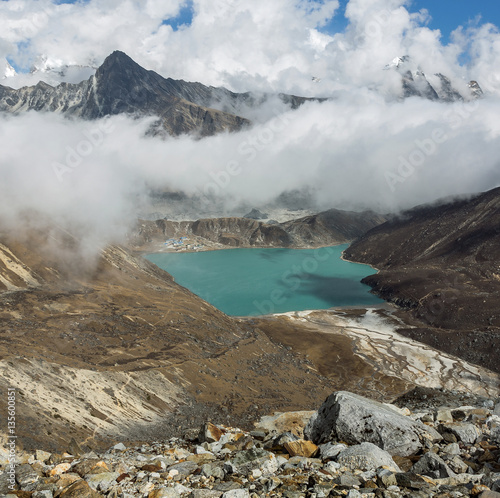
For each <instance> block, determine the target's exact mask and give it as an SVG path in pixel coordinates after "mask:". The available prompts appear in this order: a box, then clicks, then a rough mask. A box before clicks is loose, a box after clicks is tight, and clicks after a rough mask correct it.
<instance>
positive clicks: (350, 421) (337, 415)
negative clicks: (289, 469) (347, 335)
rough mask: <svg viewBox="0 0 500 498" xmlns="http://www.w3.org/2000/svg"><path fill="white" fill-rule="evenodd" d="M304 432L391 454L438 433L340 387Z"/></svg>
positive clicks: (411, 449)
mask: <svg viewBox="0 0 500 498" xmlns="http://www.w3.org/2000/svg"><path fill="white" fill-rule="evenodd" d="M304 434H305V436H306V438H308V439H310V440H311V441H313V442H314V443H316V444H323V443H328V442H331V441H342V442H345V443H348V444H351V445H354V444H360V443H373V444H375V445H377V446H378V447H379V448H381V449H383V450H385V451H387V452H388V453H390V454H391V455H393V456H394V455H398V456H410V455H414V454H415V453H417V452H418V451H419V450H420V449H421V448H423V447H424V445H425V441H426V440H427V441H430V442H437V441H440V440H441V439H442V438H441V435H440V434H439V433H438V432H437V431H436V430H434V429H432V428H431V427H428V426H426V425H424V424H422V422H419V421H414V420H412V419H410V418H408V417H405V416H404V415H401V414H399V413H397V412H395V411H394V410H392V409H391V408H389V407H387V406H385V405H383V404H382V403H378V402H377V401H373V400H370V399H367V398H363V397H362V396H358V395H356V394H352V393H349V392H346V391H339V392H336V393H333V394H332V395H330V396H329V397H328V398H327V399H326V401H325V402H324V403H323V405H322V406H321V407H320V409H319V410H318V412H317V414H316V415H313V417H312V418H311V420H310V421H309V423H308V424H307V426H306V428H305V430H304Z"/></svg>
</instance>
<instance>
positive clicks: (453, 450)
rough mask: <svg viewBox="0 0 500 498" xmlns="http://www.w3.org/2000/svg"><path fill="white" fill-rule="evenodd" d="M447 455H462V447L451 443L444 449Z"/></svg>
mask: <svg viewBox="0 0 500 498" xmlns="http://www.w3.org/2000/svg"><path fill="white" fill-rule="evenodd" d="M443 453H445V454H446V455H460V446H459V444H458V443H450V444H448V445H447V446H445V447H444V448H443Z"/></svg>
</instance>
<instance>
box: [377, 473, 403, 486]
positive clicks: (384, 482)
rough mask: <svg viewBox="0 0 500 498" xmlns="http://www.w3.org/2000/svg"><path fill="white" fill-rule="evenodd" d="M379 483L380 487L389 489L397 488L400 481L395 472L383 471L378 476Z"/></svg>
mask: <svg viewBox="0 0 500 498" xmlns="http://www.w3.org/2000/svg"><path fill="white" fill-rule="evenodd" d="M377 483H378V485H379V486H380V487H384V488H388V487H389V486H397V484H398V481H397V479H396V474H395V473H394V472H391V471H390V470H388V469H381V470H379V472H378V474H377Z"/></svg>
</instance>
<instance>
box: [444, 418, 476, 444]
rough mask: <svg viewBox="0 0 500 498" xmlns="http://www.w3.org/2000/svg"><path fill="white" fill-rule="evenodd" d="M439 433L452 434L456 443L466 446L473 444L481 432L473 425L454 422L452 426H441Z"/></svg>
mask: <svg viewBox="0 0 500 498" xmlns="http://www.w3.org/2000/svg"><path fill="white" fill-rule="evenodd" d="M439 431H440V432H448V433H451V434H453V435H454V436H455V437H456V438H457V440H458V441H462V442H463V443H467V444H474V443H475V442H476V440H477V438H478V437H479V436H480V435H481V431H480V430H479V429H478V428H477V427H476V426H475V425H474V424H467V423H464V422H455V423H453V424H441V425H440V426H439Z"/></svg>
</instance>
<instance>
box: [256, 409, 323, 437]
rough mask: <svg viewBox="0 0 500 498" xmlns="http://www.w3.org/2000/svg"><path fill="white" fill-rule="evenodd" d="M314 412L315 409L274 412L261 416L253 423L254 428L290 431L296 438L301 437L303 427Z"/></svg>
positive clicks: (270, 431) (267, 430)
mask: <svg viewBox="0 0 500 498" xmlns="http://www.w3.org/2000/svg"><path fill="white" fill-rule="evenodd" d="M315 413H316V412H315V411H298V412H286V413H275V414H274V415H273V416H264V417H261V419H260V420H259V421H258V422H257V423H256V424H255V428H256V430H258V431H266V432H268V433H275V434H282V433H283V432H291V433H292V434H294V435H295V436H297V437H298V438H303V437H304V427H305V426H306V425H307V423H308V422H309V420H310V418H311V417H312V416H313V414H315Z"/></svg>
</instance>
